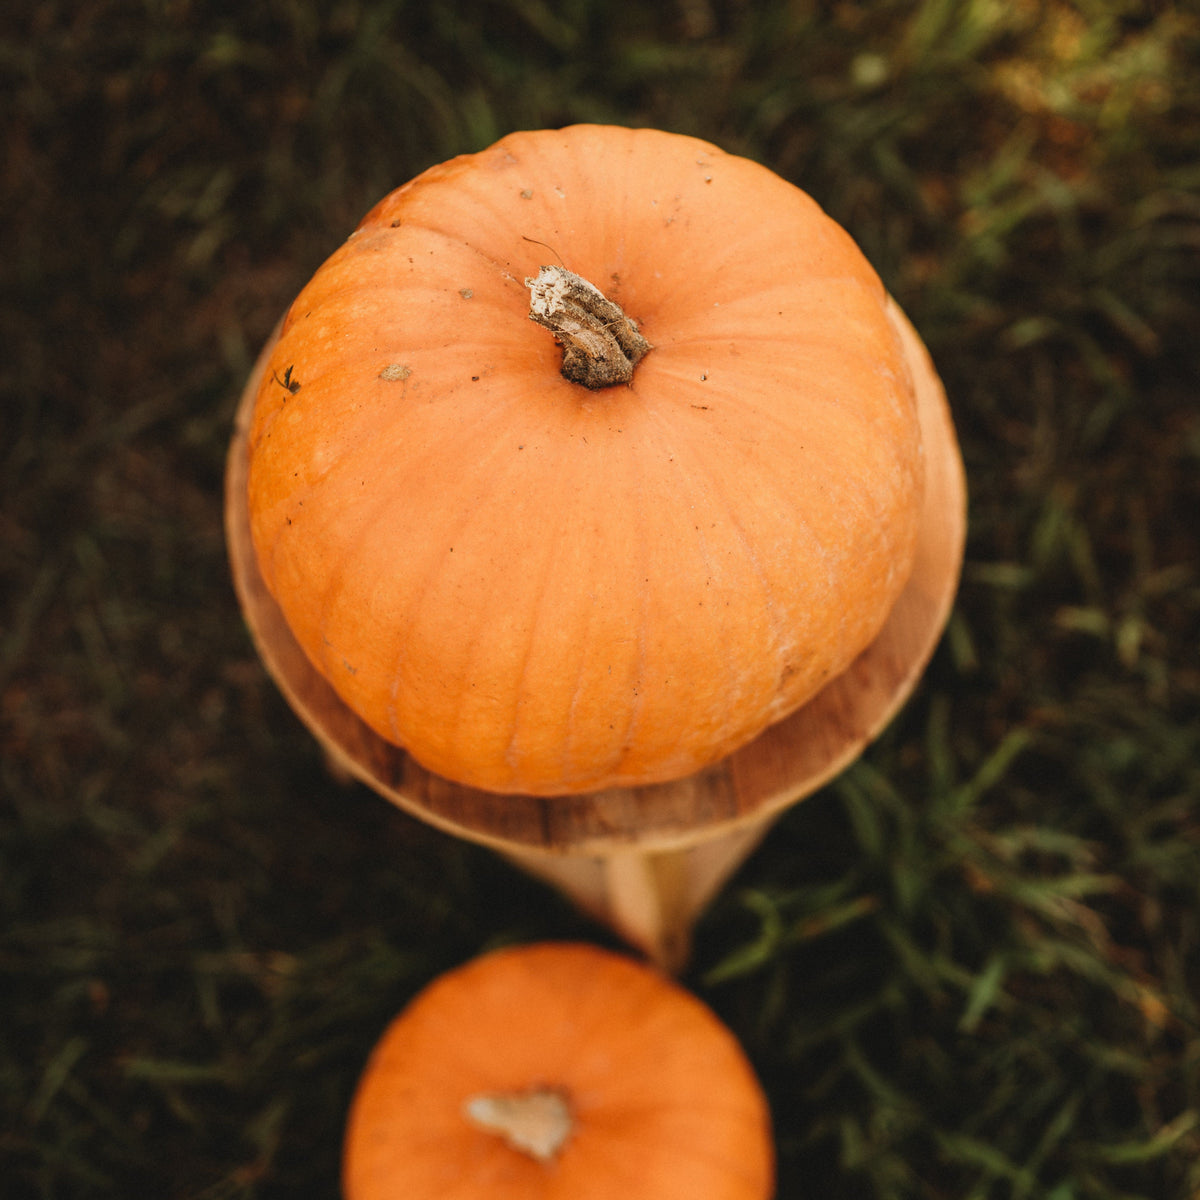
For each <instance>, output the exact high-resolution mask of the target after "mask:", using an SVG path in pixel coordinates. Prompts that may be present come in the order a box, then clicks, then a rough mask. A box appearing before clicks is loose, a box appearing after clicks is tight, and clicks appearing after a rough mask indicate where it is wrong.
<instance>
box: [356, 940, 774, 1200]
mask: <svg viewBox="0 0 1200 1200" xmlns="http://www.w3.org/2000/svg"><path fill="white" fill-rule="evenodd" d="M773 1176H774V1150H773V1144H772V1139H771V1130H770V1116H769V1112H768V1108H767V1103H766V1100H765V1098H764V1096H763V1093H762V1089H761V1087H760V1086H759V1083H758V1081H757V1079H756V1077H755V1075H754V1073H753V1071H752V1069H751V1067H750V1065H749V1063H748V1062H747V1060H746V1057H745V1055H744V1053H743V1051H742V1049H741V1047H740V1045H739V1044H738V1042H737V1039H736V1038H735V1037H734V1036H733V1034H732V1033H731V1032H730V1031H729V1030H728V1029H727V1028H726V1027H725V1026H724V1025H723V1024H722V1023H721V1022H720V1021H719V1020H718V1019H717V1017H716V1016H715V1015H714V1014H713V1013H712V1012H711V1010H710V1009H708V1008H707V1007H706V1006H705V1005H704V1004H703V1003H702V1002H701V1001H700V1000H699V999H697V998H696V997H694V996H693V995H692V994H691V993H689V992H688V991H686V990H685V989H683V988H682V987H680V986H679V985H677V984H674V983H671V982H669V981H668V980H667V979H666V978H665V977H663V976H661V975H660V974H658V973H657V972H656V971H654V970H652V969H650V968H648V967H645V966H642V965H641V964H639V963H635V962H634V961H632V960H631V959H628V958H626V957H624V956H623V955H618V954H614V953H611V952H609V951H606V950H600V949H598V948H596V947H593V946H590V945H584V944H570V943H540V944H535V945H530V946H524V947H516V948H508V949H504V950H499V951H494V952H492V953H490V954H486V955H484V956H482V957H481V958H478V959H475V960H474V961H472V962H470V963H468V964H467V965H465V966H463V967H459V968H458V969H456V970H454V971H451V972H449V973H448V974H446V975H443V976H441V977H440V978H439V979H437V980H435V981H434V982H433V983H432V984H431V985H430V986H429V987H427V988H426V989H425V990H424V991H423V992H422V993H420V994H419V995H418V996H417V998H416V999H415V1000H413V1001H412V1002H411V1003H410V1004H409V1006H408V1007H407V1008H406V1009H405V1010H404V1011H403V1012H402V1013H401V1014H400V1016H399V1017H397V1018H396V1019H395V1020H394V1021H393V1022H392V1024H391V1025H390V1026H389V1027H388V1029H387V1030H386V1032H385V1033H384V1035H383V1037H382V1039H381V1040H380V1041H379V1043H378V1045H377V1046H376V1047H375V1050H374V1051H373V1053H372V1055H371V1057H370V1060H369V1062H368V1064H367V1066H366V1069H365V1070H364V1072H363V1075H362V1078H361V1080H360V1082H359V1085H358V1089H357V1091H356V1093H355V1096H354V1099H353V1102H352V1104H351V1106H350V1113H349V1117H348V1121H347V1127H346V1138H345V1144H344V1156H343V1191H344V1195H345V1197H346V1200H396V1198H397V1197H403V1198H404V1200H451V1198H462V1197H468V1196H470V1197H475V1196H478V1197H487V1200H506V1198H508V1197H513V1198H514V1200H515V1198H517V1197H520V1198H522V1200H532V1198H533V1197H539V1198H541V1200H555V1198H557V1197H563V1198H564V1200H568V1198H569V1200H612V1198H613V1197H620V1198H621V1200H643V1197H644V1198H645V1200H699V1198H701V1197H702V1198H703V1200H766V1198H767V1197H769V1196H770V1195H771V1192H772V1188H773Z"/></svg>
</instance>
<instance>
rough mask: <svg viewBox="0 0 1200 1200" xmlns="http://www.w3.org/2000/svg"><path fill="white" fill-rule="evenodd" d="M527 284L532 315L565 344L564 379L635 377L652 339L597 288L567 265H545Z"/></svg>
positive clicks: (610, 383)
mask: <svg viewBox="0 0 1200 1200" xmlns="http://www.w3.org/2000/svg"><path fill="white" fill-rule="evenodd" d="M525 286H526V287H527V288H528V289H529V290H530V292H531V293H532V298H531V300H530V302H529V319H530V320H531V321H536V322H537V323H538V324H539V325H541V326H542V327H543V328H545V329H548V330H550V332H551V333H552V334H554V336H555V337H556V338H557V339H558V340H559V342H560V343H561V345H562V348H563V362H562V373H563V378H564V379H569V380H570V381H571V382H572V383H582V384H583V386H584V387H588V388H593V389H597V388H606V387H614V386H616V385H617V384H621V383H628V382H629V381H630V380H631V379H632V378H633V368H634V367H635V366H637V364H638V362H639V361H640V360H641V357H642V355H644V354H645V353H646V351H647V350H649V349H650V348H651V347H650V343H649V342H648V341H646V339H645V338H644V337H642V335H641V334H640V333H639V332H638V327H637V322H636V321H634V320H632V319H631V318H630V317H627V316H626V315H625V314H624V312H622V311H621V308H620V306H619V305H617V304H614V303H613V302H612V301H611V300H610V299H609V298H608V297H607V296H606V295H605V294H604V293H603V292H602V291H601V290H600V289H599V288H598V287H595V286H594V285H593V284H590V283H588V281H587V280H586V279H584V278H582V277H581V276H579V275H576V274H575V273H574V272H573V271H568V270H566V268H565V267H543V268H542V269H541V270H540V271H539V272H538V274H537V278H536V279H526V280H525Z"/></svg>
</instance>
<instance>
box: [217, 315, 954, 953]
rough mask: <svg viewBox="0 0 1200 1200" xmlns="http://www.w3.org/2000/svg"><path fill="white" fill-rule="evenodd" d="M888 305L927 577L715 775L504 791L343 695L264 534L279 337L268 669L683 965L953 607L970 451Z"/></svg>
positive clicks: (237, 501)
mask: <svg viewBox="0 0 1200 1200" xmlns="http://www.w3.org/2000/svg"><path fill="white" fill-rule="evenodd" d="M889 313H890V315H891V317H892V320H893V323H894V325H895V327H896V329H897V331H898V333H899V334H900V337H901V338H902V340H903V342H904V346H905V349H906V352H907V356H908V361H909V365H910V368H911V370H912V373H913V378H914V381H915V383H916V390H917V400H918V407H919V415H920V422H921V431H922V436H923V442H924V450H925V466H926V482H925V499H924V509H923V514H922V519H921V529H920V535H919V541H918V549H917V557H916V562H915V565H914V567H913V572H912V575H911V577H910V579H909V581H908V585H907V587H906V588H905V590H904V592H903V593H902V594H901V596H900V598H899V600H898V601H897V603H896V605H895V607H894V608H893V610H892V612H891V614H890V615H889V617H888V620H887V622H886V623H885V625H884V627H883V629H882V630H881V632H880V634H879V636H878V637H877V638H876V639H875V641H874V642H872V643H871V645H870V646H868V647H867V649H866V650H864V651H863V652H862V653H861V654H860V655H859V656H858V658H857V659H856V660H855V661H854V662H853V663H852V664H851V666H850V667H849V668H848V669H847V670H846V671H845V672H844V673H843V674H841V675H839V676H838V677H837V678H836V679H834V680H833V681H832V682H830V683H829V684H828V685H827V686H826V687H825V688H824V689H823V690H822V691H821V692H819V693H818V694H817V695H816V696H815V697H814V698H813V699H812V700H810V701H809V702H808V703H807V704H805V705H804V706H803V707H802V708H800V709H799V710H797V711H796V712H794V713H793V714H792V715H791V716H790V717H788V718H786V719H785V720H783V721H780V722H779V723H778V724H777V725H773V726H771V727H770V728H769V729H767V730H766V731H765V732H763V733H762V734H761V735H759V737H757V738H756V739H755V740H754V741H752V742H750V743H749V744H748V745H746V746H743V747H742V748H741V749H740V750H738V751H736V752H735V753H734V754H731V755H730V756H729V757H728V758H726V759H724V760H722V761H721V762H719V763H717V764H715V765H714V766H712V767H710V768H708V769H707V770H704V771H701V772H699V773H698V774H696V775H692V776H689V777H687V778H685V779H680V780H676V781H674V782H671V783H663V784H654V785H652V786H648V787H639V788H622V789H614V790H610V791H603V792H593V793H588V794H582V795H576V796H553V797H544V796H521V795H498V794H494V793H491V792H484V791H480V790H478V789H475V788H469V787H464V786H461V785H459V784H456V783H452V782H450V781H449V780H446V779H443V778H441V777H439V776H436V775H433V774H431V773H430V772H429V771H426V770H425V769H424V768H423V767H421V766H420V765H419V764H418V763H416V762H415V761H414V760H413V759H412V758H410V757H409V755H408V754H406V753H405V752H404V750H403V749H401V748H400V747H398V746H395V745H393V744H391V743H390V742H387V741H384V740H383V739H382V738H380V737H379V735H378V734H376V733H375V732H374V731H373V730H371V729H369V728H368V727H367V725H366V724H364V723H363V722H362V721H361V720H360V719H359V718H358V717H357V716H356V715H355V714H354V713H353V712H352V711H351V710H350V709H349V708H348V707H347V706H346V705H345V704H344V703H343V702H342V700H341V699H340V698H339V697H338V696H337V695H336V693H335V692H334V691H333V689H332V688H331V687H330V685H329V684H328V683H327V682H326V681H325V679H324V678H323V677H322V676H321V675H320V674H319V673H318V672H317V671H316V669H315V668H314V667H313V666H312V665H311V664H310V663H309V660H308V658H307V657H306V656H305V654H304V652H303V651H302V650H301V648H300V646H299V645H298V644H297V642H296V641H295V639H294V638H293V637H292V634H291V631H290V630H289V629H288V626H287V623H286V622H285V620H284V617H283V614H282V613H281V612H280V610H279V607H278V606H277V605H276V603H275V601H274V599H273V598H272V597H271V595H270V593H269V592H268V591H267V588H266V585H265V584H264V583H263V580H262V577H261V575H260V574H259V571H258V566H257V563H256V560H255V556H254V549H253V546H252V544H251V540H250V526H249V516H248V513H247V502H246V476H247V467H248V463H247V449H246V431H247V429H248V427H249V423H250V416H251V412H252V409H253V405H254V397H255V395H256V393H257V390H258V385H259V381H260V379H261V376H262V373H263V371H264V369H265V365H266V362H267V358H268V356H269V354H270V351H271V348H272V346H273V345H274V342H275V336H273V337H272V338H271V339H270V340H269V341H268V343H267V345H266V347H265V348H264V349H263V352H262V354H261V355H260V357H259V360H258V363H257V364H256V366H255V369H254V371H253V372H252V373H251V376H250V379H249V381H248V382H247V385H246V388H245V391H244V393H243V396H242V401H241V404H240V406H239V408H238V412H237V417H236V421H235V427H234V434H233V440H232V443H231V446H230V451H229V459H228V466H227V472H226V485H225V486H226V491H225V503H226V509H225V520H226V536H227V539H228V546H229V555H230V562H231V566H232V571H233V580H234V585H235V588H236V591H237V595H238V599H239V601H240V603H241V607H242V611H243V613H244V615H245V618H246V622H247V624H248V626H249V628H250V631H251V634H252V636H253V639H254V643H255V646H256V648H257V650H258V653H259V655H260V656H261V658H262V660H263V663H264V664H265V666H266V668H267V670H268V671H269V673H270V674H271V676H272V677H273V678H274V680H275V682H276V684H277V685H278V687H279V688H280V690H281V691H282V692H283V694H284V696H285V697H286V698H287V700H288V702H289V703H290V704H291V706H292V708H293V709H294V710H295V711H296V713H297V715H298V716H299V717H300V719H301V720H302V721H303V722H304V724H305V725H306V726H307V727H308V728H309V729H310V730H311V732H312V733H313V734H314V736H315V737H316V738H317V739H318V740H319V741H320V742H321V744H322V745H323V746H324V748H325V750H326V752H327V753H328V755H329V756H330V758H331V760H332V762H333V763H334V764H335V765H336V766H337V767H338V768H340V769H342V770H344V771H346V772H348V773H349V774H350V775H351V776H353V777H354V778H356V779H359V780H361V781H362V782H363V783H365V784H367V785H368V786H369V787H371V788H373V789H374V790H375V791H377V792H379V793H380V794H381V795H383V796H385V797H387V799H389V800H391V801H393V802H394V803H395V804H397V805H399V806H400V807H401V808H403V809H404V810H405V811H407V812H409V813H411V814H413V815H415V816H417V817H419V818H421V819H422V820H424V821H427V822H429V823H431V824H433V825H435V826H437V827H438V828H440V829H443V830H445V831H446V832H448V833H451V834H454V835H456V836H458V837H463V838H467V839H469V840H471V841H474V842H479V843H482V844H484V845H487V846H491V847H492V848H494V849H495V850H497V851H499V852H500V853H502V854H504V855H505V856H506V857H508V858H509V859H510V860H511V861H513V862H515V863H517V864H518V865H519V866H521V867H522V868H523V869H524V870H526V871H528V872H529V873H531V874H533V875H535V876H538V877H539V878H541V879H544V880H546V881H548V882H549V883H551V884H553V885H554V886H555V887H557V888H559V889H560V890H561V891H563V892H564V893H566V894H567V895H568V896H570V897H571V898H572V899H573V900H574V901H575V902H576V903H577V904H578V905H579V906H580V907H582V908H583V909H584V910H586V911H587V912H589V913H591V914H592V915H594V916H596V917H597V918H598V919H600V920H601V921H603V922H605V923H606V924H608V925H609V926H610V927H611V928H613V929H614V930H616V931H617V932H618V933H619V934H620V935H621V936H622V937H623V938H625V939H626V940H627V941H628V942H630V943H631V944H633V945H634V946H636V947H638V948H639V949H641V950H642V951H643V952H644V953H645V954H646V955H648V956H649V957H650V958H651V959H653V960H654V961H656V962H657V963H659V964H660V965H661V966H663V967H664V968H666V969H668V970H677V969H679V968H680V967H681V966H682V965H683V963H684V961H685V960H686V957H687V953H688V944H689V938H690V931H691V928H692V925H693V923H694V921H695V919H696V917H697V916H698V915H699V913H700V911H701V910H702V909H703V908H704V907H705V905H707V903H708V902H709V901H710V900H711V899H712V897H713V896H714V895H715V894H716V892H717V891H718V890H719V889H720V887H721V886H722V885H723V884H724V882H725V881H726V879H728V877H729V876H730V875H731V874H732V873H733V872H734V871H735V870H736V869H737V867H738V866H739V865H740V864H741V862H742V861H743V860H744V858H745V857H746V856H747V855H748V854H749V853H750V852H751V851H752V850H753V849H754V848H755V846H757V845H758V843H759V841H760V840H761V839H762V837H763V836H764V835H765V834H766V832H767V830H768V829H769V827H770V825H771V823H772V821H773V820H774V819H775V818H776V817H777V816H779V814H780V813H781V812H783V811H784V810H785V809H786V808H787V807H789V806H790V805H791V804H793V803H795V802H796V801H797V800H799V799H801V798H802V797H803V796H806V795H808V794H809V793H811V792H813V791H814V790H816V789H817V788H818V787H820V786H821V785H822V784H824V783H826V782H827V781H828V780H829V779H831V778H832V777H833V776H835V775H836V774H838V773H839V772H840V771H842V770H843V769H844V768H845V767H846V766H847V765H848V764H849V763H851V762H852V761H853V760H854V759H855V758H856V757H857V756H858V755H859V754H860V753H861V752H862V750H863V749H864V747H865V746H866V745H867V744H868V743H869V742H870V741H871V740H872V739H873V738H874V737H876V736H877V735H878V734H879V733H880V731H881V730H882V729H883V727H884V726H885V725H886V724H887V722H888V721H889V720H890V719H891V718H892V716H894V715H895V713H896V712H897V710H898V709H899V708H900V707H901V706H902V705H903V703H904V701H905V700H906V699H907V698H908V696H909V694H910V693H911V691H912V689H913V687H914V686H915V685H916V683H917V681H918V679H919V678H920V676H921V673H922V671H923V670H924V669H925V666H926V664H927V662H928V660H929V657H930V655H931V654H932V653H933V650H934V647H935V646H936V644H937V642H938V639H939V638H940V636H941V632H942V629H943V627H944V625H945V622H946V619H947V617H948V616H949V613H950V608H951V605H952V603H953V600H954V594H955V591H956V589H957V585H958V576H959V570H960V567H961V564H962V555H963V544H964V540H965V534H966V482H965V478H964V474H963V467H962V460H961V457H960V455H959V450H958V443H957V439H956V437H955V433H954V426H953V422H952V420H951V417H950V411H949V408H948V405H947V403H946V397H945V393H944V391H943V389H942V385H941V382H940V380H939V379H938V376H937V373H936V371H935V370H934V368H933V365H932V363H931V361H930V359H929V356H928V353H927V352H926V350H925V347H924V345H923V344H922V343H921V340H920V338H919V337H918V336H917V334H916V332H915V331H914V329H913V328H912V326H911V324H910V323H909V321H908V320H907V318H906V317H905V316H904V314H903V313H902V312H901V310H900V308H899V306H897V305H896V304H894V303H892V304H891V305H890V309H889Z"/></svg>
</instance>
